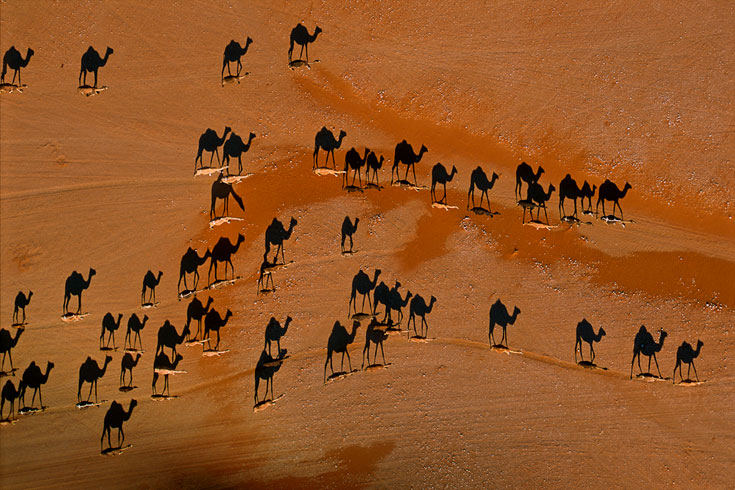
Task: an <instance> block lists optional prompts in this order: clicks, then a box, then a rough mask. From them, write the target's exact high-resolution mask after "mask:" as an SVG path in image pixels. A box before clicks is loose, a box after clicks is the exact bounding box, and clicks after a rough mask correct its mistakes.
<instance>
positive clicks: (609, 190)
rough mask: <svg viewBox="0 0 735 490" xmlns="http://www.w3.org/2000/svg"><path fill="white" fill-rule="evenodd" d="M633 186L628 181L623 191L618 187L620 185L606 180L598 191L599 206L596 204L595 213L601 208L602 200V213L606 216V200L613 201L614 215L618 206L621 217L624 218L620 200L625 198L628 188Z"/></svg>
mask: <svg viewBox="0 0 735 490" xmlns="http://www.w3.org/2000/svg"><path fill="white" fill-rule="evenodd" d="M632 188H633V186H632V185H630V184H629V183H628V182H626V183H625V186H624V187H623V190H622V191H621V190H620V189H618V186H616V185H615V184H613V183H612V182H610V181H609V180H605V182H603V183H602V184H601V185H600V190H599V191H598V193H597V206H595V213H597V211H598V209H599V208H600V202H602V215H603V216H605V201H613V210H612V212H613V214H612V216H613V217H614V216H615V206H617V207H618V209H619V210H620V219H621V220H622V219H623V208H621V207H620V200H621V199H622V198H624V197H625V195H626V194H627V193H628V190H629V189H632Z"/></svg>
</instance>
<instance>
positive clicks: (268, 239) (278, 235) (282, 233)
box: [263, 217, 298, 265]
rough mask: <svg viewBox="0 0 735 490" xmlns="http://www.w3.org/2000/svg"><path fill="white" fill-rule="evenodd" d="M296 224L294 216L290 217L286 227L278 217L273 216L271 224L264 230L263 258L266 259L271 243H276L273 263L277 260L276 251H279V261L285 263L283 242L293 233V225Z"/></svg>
mask: <svg viewBox="0 0 735 490" xmlns="http://www.w3.org/2000/svg"><path fill="white" fill-rule="evenodd" d="M297 224H298V221H296V218H294V217H291V221H289V223H288V229H286V228H285V227H284V226H283V223H281V222H280V221H279V220H278V218H273V221H271V224H270V225H268V228H266V230H265V252H264V253H263V259H264V260H267V259H268V253H269V252H270V250H271V246H272V245H277V248H276V254H275V256H274V257H273V262H272V264H273V265H276V263H277V262H278V252H280V253H281V263H282V264H285V263H286V258H285V256H284V254H283V242H284V241H286V240H288V239H290V238H291V235H292V234H293V229H294V227H295V226H296V225H297Z"/></svg>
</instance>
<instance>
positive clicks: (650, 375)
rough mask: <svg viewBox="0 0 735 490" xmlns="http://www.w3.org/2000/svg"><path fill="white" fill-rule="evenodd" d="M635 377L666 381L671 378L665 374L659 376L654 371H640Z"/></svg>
mask: <svg viewBox="0 0 735 490" xmlns="http://www.w3.org/2000/svg"><path fill="white" fill-rule="evenodd" d="M635 377H636V378H640V379H646V380H651V381H666V380H669V379H671V378H667V377H665V376H659V375H657V374H653V373H638V374H636V375H635Z"/></svg>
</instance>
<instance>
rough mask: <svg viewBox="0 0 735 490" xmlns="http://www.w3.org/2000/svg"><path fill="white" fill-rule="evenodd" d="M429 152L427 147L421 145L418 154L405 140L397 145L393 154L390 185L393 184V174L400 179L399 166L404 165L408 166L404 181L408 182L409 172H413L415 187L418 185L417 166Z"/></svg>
mask: <svg viewBox="0 0 735 490" xmlns="http://www.w3.org/2000/svg"><path fill="white" fill-rule="evenodd" d="M427 151H429V149H428V148H426V146H424V145H421V149H420V150H419V152H418V154H416V153H415V152H414V151H413V147H412V146H411V145H410V144H409V143H408V142H407V141H406V140H403V141H401V142H400V143H398V144H396V149H395V152H394V154H393V166H392V167H391V170H390V183H391V184H392V183H393V174H394V173H395V175H396V177H397V178H398V179H400V174H399V173H398V165H399V164H401V163H403V164H404V165H406V176H405V177H404V178H403V180H404V181H406V182H408V171H409V170H413V185H416V164H417V163H418V162H420V161H421V157H422V156H423V155H424V153H426V152H427Z"/></svg>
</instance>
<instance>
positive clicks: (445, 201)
mask: <svg viewBox="0 0 735 490" xmlns="http://www.w3.org/2000/svg"><path fill="white" fill-rule="evenodd" d="M442 202H443V203H444V204H446V203H447V183H446V182H445V183H444V197H443V198H442Z"/></svg>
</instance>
